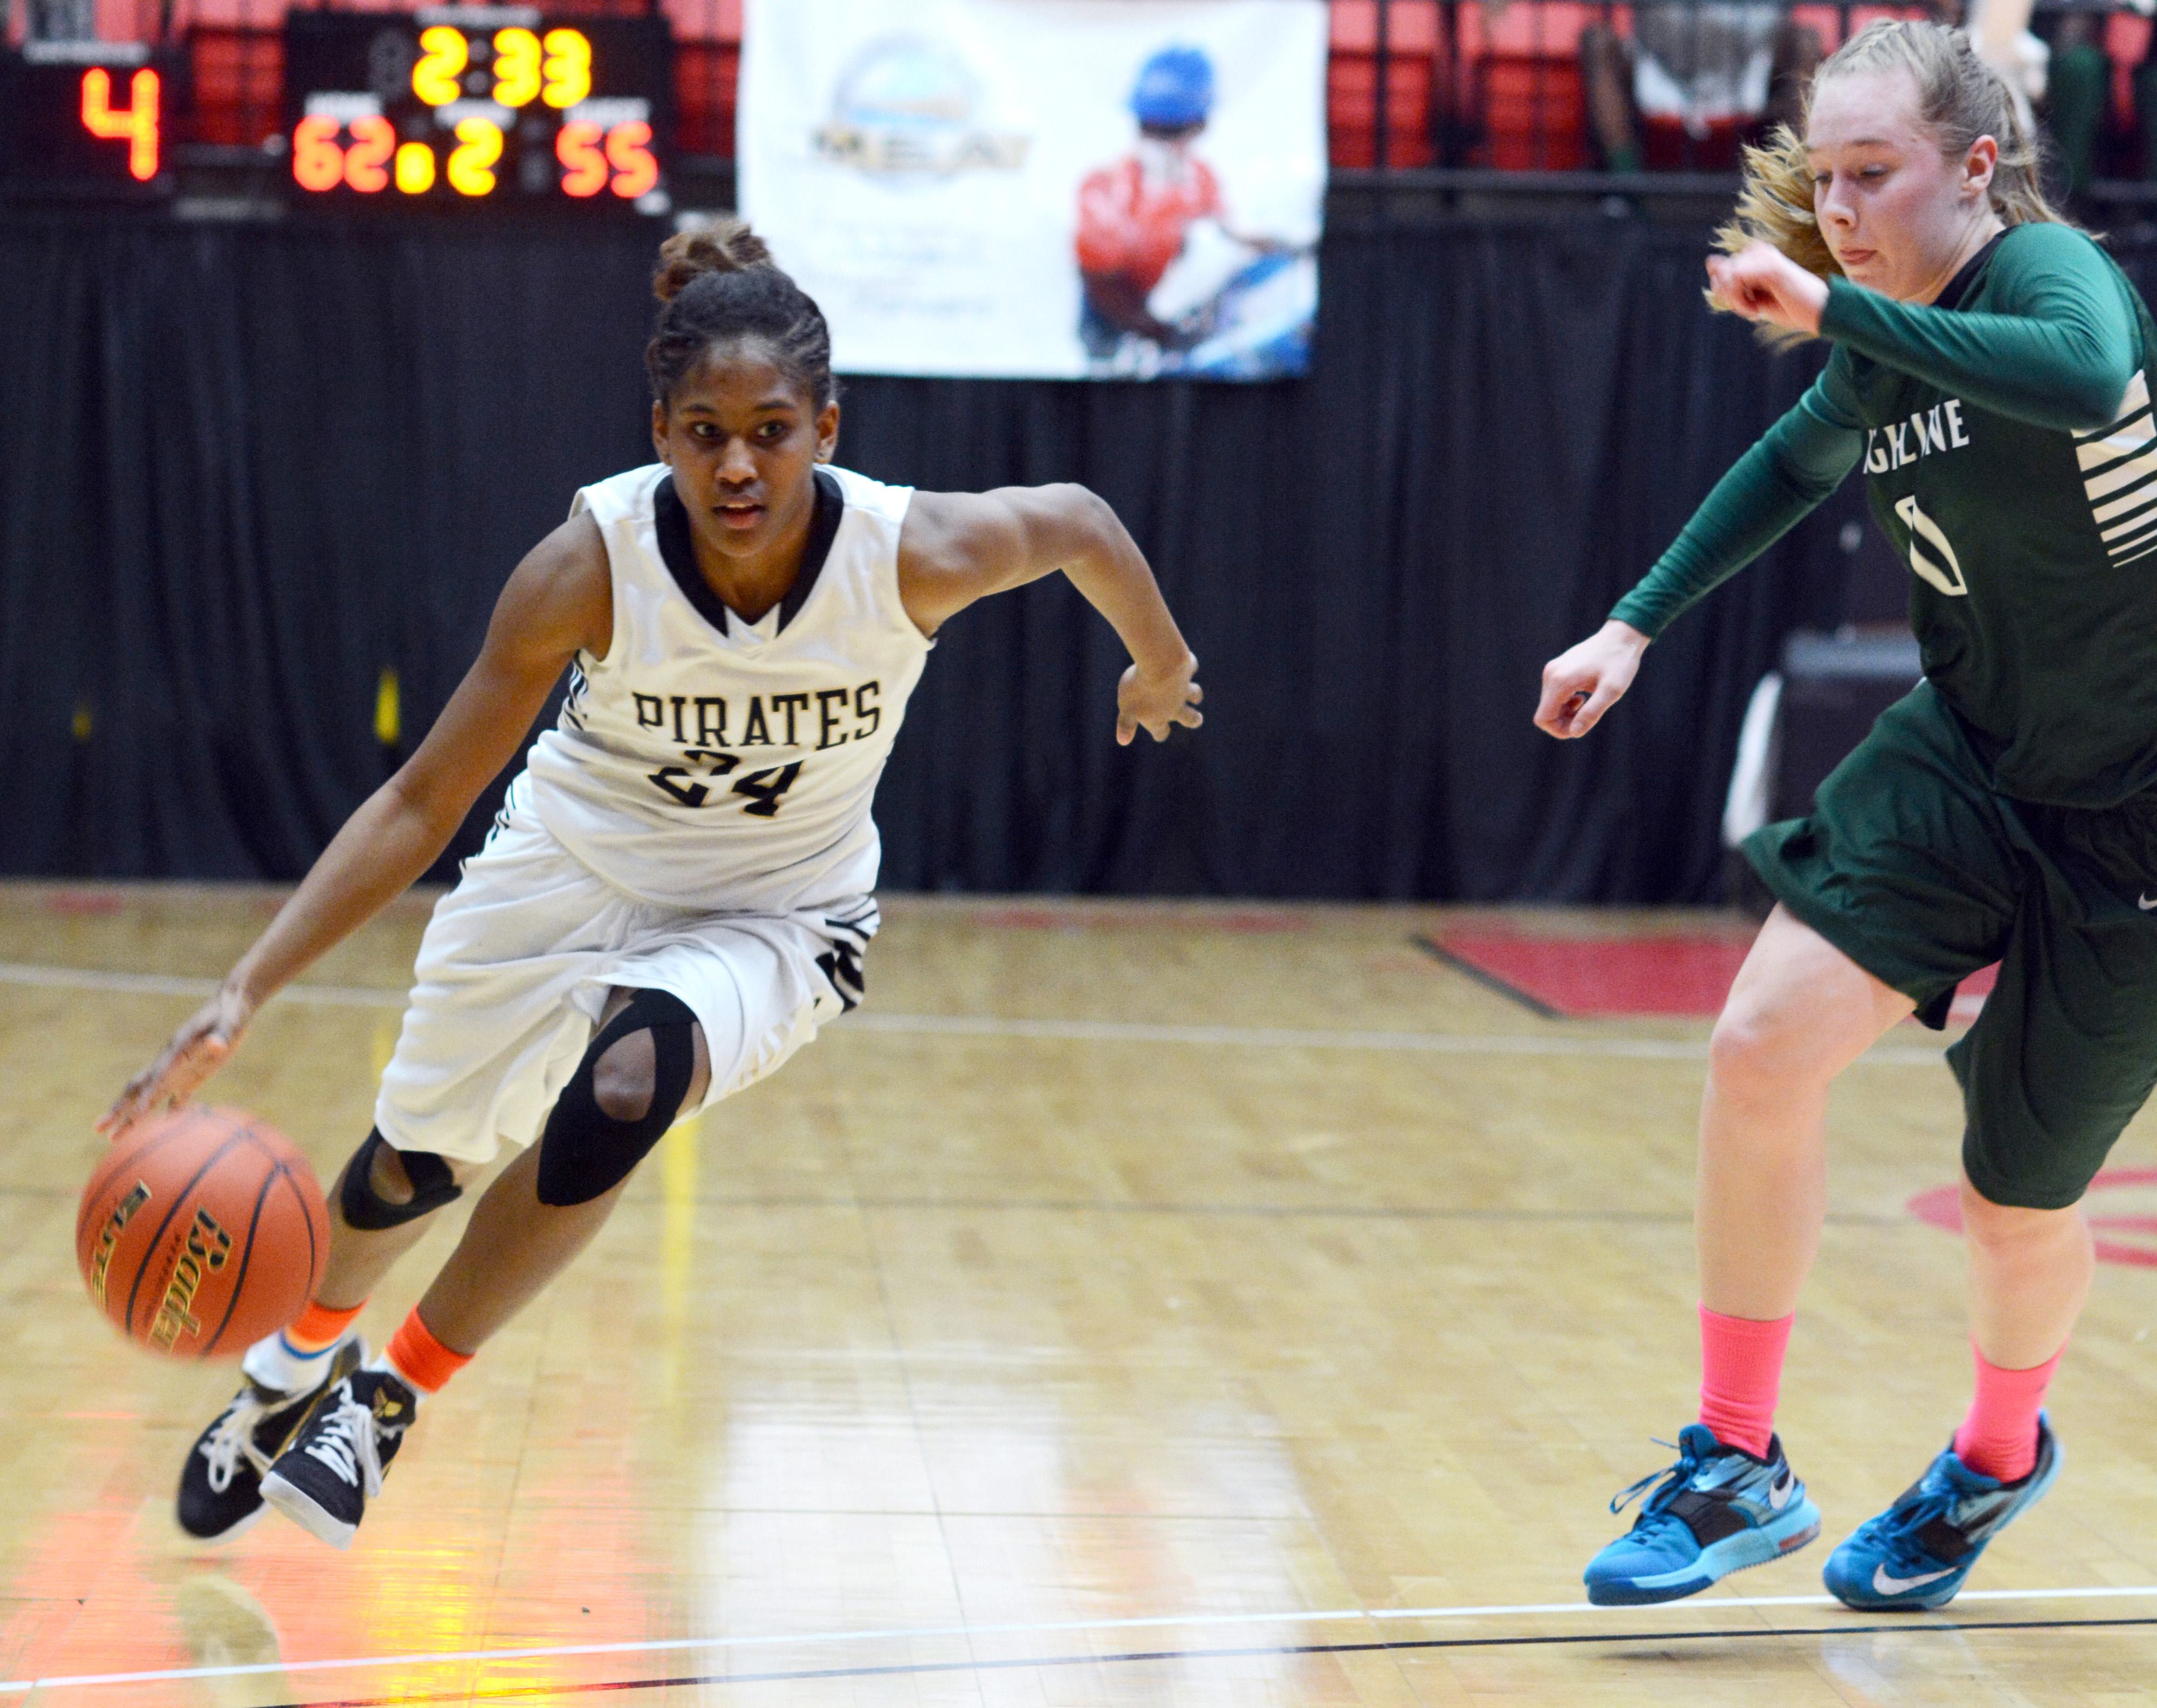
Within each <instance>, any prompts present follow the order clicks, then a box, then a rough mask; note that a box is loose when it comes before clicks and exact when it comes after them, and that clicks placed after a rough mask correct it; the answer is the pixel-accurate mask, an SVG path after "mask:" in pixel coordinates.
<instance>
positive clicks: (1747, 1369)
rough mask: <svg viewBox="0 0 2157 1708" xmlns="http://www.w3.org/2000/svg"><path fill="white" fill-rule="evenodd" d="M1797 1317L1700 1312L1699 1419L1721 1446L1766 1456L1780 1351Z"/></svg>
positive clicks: (1703, 1309) (1780, 1380)
mask: <svg viewBox="0 0 2157 1708" xmlns="http://www.w3.org/2000/svg"><path fill="white" fill-rule="evenodd" d="M1795 1321H1797V1318H1796V1317H1795V1316H1786V1317H1779V1318H1777V1319H1776V1320H1774V1321H1773V1322H1771V1323H1763V1322H1755V1321H1754V1320H1753V1319H1751V1318H1750V1317H1734V1316H1723V1315H1722V1314H1720V1313H1718V1312H1716V1311H1712V1310H1710V1309H1708V1308H1707V1306H1706V1305H1704V1304H1703V1305H1702V1306H1701V1308H1700V1421H1701V1422H1703V1423H1705V1424H1707V1427H1708V1428H1710V1429H1712V1430H1713V1431H1714V1432H1715V1438H1716V1439H1717V1441H1719V1442H1721V1443H1722V1444H1723V1445H1724V1446H1725V1447H1742V1448H1744V1449H1745V1451H1746V1452H1748V1453H1751V1454H1752V1455H1753V1458H1767V1456H1768V1438H1769V1437H1771V1436H1772V1435H1773V1434H1774V1433H1775V1395H1776V1392H1778V1390H1779V1389H1780V1388H1781V1386H1782V1385H1783V1350H1784V1348H1785V1347H1787V1346H1788V1345H1789V1344H1790V1325H1791V1324H1793V1323H1794V1322H1795Z"/></svg>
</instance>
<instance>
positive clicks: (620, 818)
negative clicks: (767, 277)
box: [515, 463, 929, 913]
mask: <svg viewBox="0 0 2157 1708" xmlns="http://www.w3.org/2000/svg"><path fill="white" fill-rule="evenodd" d="M816 485H817V499H816V517H815V520H814V522H812V524H811V530H810V539H809V546H808V548H807V550H806V552H805V553H803V556H802V563H801V575H800V577H799V578H798V579H797V580H796V581H795V585H794V587H793V589H791V590H790V592H789V593H788V594H787V595H786V597H785V599H784V600H782V601H781V602H780V604H778V605H777V606H776V607H775V608H774V609H773V610H770V612H768V613H767V614H766V615H764V618H763V620H761V621H759V622H757V623H754V624H751V623H748V622H745V621H744V620H743V619H742V618H741V617H740V616H739V615H736V614H735V613H734V612H732V611H730V610H728V609H727V607H726V606H725V605H724V604H722V603H721V602H720V600H719V599H718V596H717V595H716V594H713V592H712V591H711V589H710V588H709V586H708V584H706V583H705V581H704V580H703V577H702V576H701V575H700V574H698V572H697V568H696V563H695V559H694V557H693V554H692V548H691V547H690V543H689V534H688V517H687V512H685V511H684V510H683V509H682V504H681V501H680V500H679V499H678V498H677V496H675V493H674V486H673V481H672V478H671V477H670V475H669V473H668V471H667V468H666V466H664V465H663V464H656V463H655V464H653V465H651V466H650V467H647V468H641V469H632V470H631V471H629V472H628V473H627V474H622V475H616V476H615V477H614V478H613V479H611V480H608V481H600V482H599V483H598V484H597V485H596V486H586V487H585V488H584V489H583V490H582V491H579V493H578V494H577V497H576V502H575V503H574V506H573V507H571V510H570V512H569V513H570V514H571V515H573V516H574V515H575V514H576V513H577V512H579V511H584V512H589V515H590V516H591V517H592V519H593V521H595V522H597V523H598V524H599V528H600V534H601V536H602V537H603V538H605V541H606V553H607V563H608V564H609V566H610V569H611V571H612V575H613V582H614V639H613V642H612V644H611V646H610V647H609V648H608V651H607V656H605V658H594V657H592V656H590V655H589V653H579V655H578V657H577V666H576V669H575V671H574V672H573V673H572V676H571V677H570V683H569V699H568V700H567V701H566V702H564V705H563V707H562V717H561V721H560V723H559V726H558V727H557V728H553V729H550V730H548V731H547V732H546V733H543V735H541V736H540V738H539V739H538V742H536V743H534V744H533V749H532V752H531V755H530V757H529V759H528V762H527V765H526V780H525V781H524V783H523V785H522V786H521V788H520V790H517V792H516V795H515V798H516V799H517V800H518V801H519V802H520V803H522V804H523V805H528V806H529V807H530V809H531V810H533V812H534V813H535V814H536V815H538V819H539V821H540V822H541V823H542V824H543V825H544V826H546V827H547V829H548V831H549V832H551V833H552V834H553V837H554V839H555V840H556V841H559V843H561V845H562V846H564V848H566V849H567V850H569V852H570V853H571V854H573V855H574V856H575V857H577V859H579V861H581V862H584V865H586V866H587V867H589V868H590V869H591V870H592V871H593V872H595V873H597V874H598V875H599V876H600V877H602V878H604V879H605V880H606V881H607V882H609V883H611V884H613V885H614V886H615V887H616V888H618V889H620V890H622V891H624V892H625V893H627V894H629V895H631V896H633V897H636V898H638V899H640V900H643V901H647V902H654V903H659V904H661V905H662V906H667V907H677V908H692V909H697V910H699V911H713V912H718V911H728V912H735V911H739V912H754V913H764V912H773V913H789V912H792V911H794V910H795V909H797V908H819V907H823V906H826V905H827V904H829V903H834V902H837V901H841V900H843V899H844V898H847V897H850V896H858V895H862V894H864V893H867V891H869V890H871V889H872V888H873V887H875V884H876V878H877V862H878V855H879V852H880V847H879V844H878V838H877V831H876V825H875V823H874V821H873V820H872V819H871V818H870V816H869V803H870V800H871V797H872V796H873V795H874V794H875V792H876V785H877V779H878V777H879V776H881V775H882V774H883V767H884V761H885V759H887V758H888V757H889V755H890V753H891V743H892V738H893V736H895V735H897V734H898V725H899V719H900V718H901V717H902V716H903V713H904V712H905V710H906V701H907V697H908V696H909V694H911V693H912V692H914V684H915V683H916V682H919V680H920V679H921V670H922V666H923V664H924V661H926V659H927V658H928V656H929V640H927V639H926V638H925V637H924V635H922V633H921V631H920V630H919V629H917V628H916V627H915V626H914V622H913V620H912V619H911V618H909V616H908V615H907V614H906V610H905V608H904V607H903V605H902V604H900V603H899V597H898V532H899V527H900V525H901V524H902V523H903V522H904V521H905V518H906V507H907V502H908V501H909V499H910V498H911V497H912V496H913V493H912V489H911V488H909V487H904V486H883V485H880V484H879V483H878V482H877V481H871V480H867V479H866V478H864V477H863V476H860V475H857V474H852V473H850V472H849V471H846V470H843V469H828V470H826V469H819V470H818V471H817V472H816Z"/></svg>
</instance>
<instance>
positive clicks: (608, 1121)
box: [538, 990, 697, 1208]
mask: <svg viewBox="0 0 2157 1708" xmlns="http://www.w3.org/2000/svg"><path fill="white" fill-rule="evenodd" d="M696 1023H697V1016H696V1015H695V1014H694V1013H693V1012H692V1011H691V1009H690V1007H689V1005H688V1004H687V1003H686V1002H684V1001H682V999H681V998H680V997H678V996H676V995H671V994H669V993H668V992H667V991H665V990H639V991H638V992H637V993H636V995H633V996H631V998H630V999H629V1006H627V1007H626V1008H625V1009H623V1010H622V1011H621V1012H620V1014H617V1015H616V1016H615V1017H614V1019H613V1020H612V1021H610V1022H609V1023H608V1025H607V1026H606V1028H605V1031H601V1032H600V1035H599V1036H598V1037H595V1038H594V1039H593V1040H592V1045H591V1047H590V1048H589V1049H588V1050H586V1051H585V1052H584V1060H583V1061H581V1062H579V1063H577V1071H576V1072H575V1073H574V1074H572V1075H571V1076H570V1078H569V1083H568V1084H567V1085H565V1086H564V1087H563V1088H562V1095H561V1097H560V1098H559V1100H558V1101H557V1102H556V1103H555V1104H554V1112H553V1114H551V1115H549V1116H548V1117H547V1130H546V1131H545V1132H544V1133H543V1134H541V1135H540V1139H539V1182H538V1191H539V1201H540V1202H541V1203H543V1204H552V1205H553V1206H556V1207H557V1208H566V1207H568V1206H569V1205H572V1204H589V1203H590V1202H591V1201H592V1200H593V1199H595V1198H596V1197H599V1196H600V1195H601V1194H603V1193H606V1192H610V1191H613V1190H614V1189H615V1187H616V1186H620V1184H621V1183H622V1182H623V1181H625V1180H627V1179H628V1178H629V1173H630V1170H631V1169H633V1168H635V1167H636V1165H637V1164H639V1163H640V1162H641V1161H643V1160H644V1158H645V1155H646V1152H648V1151H649V1150H651V1147H652V1146H653V1145H656V1144H657V1143H658V1142H659V1140H660V1136H661V1135H662V1134H664V1133H665V1132H666V1130H667V1129H668V1128H669V1127H671V1126H672V1125H673V1124H674V1118H675V1117H676V1116H677V1115H678V1114H681V1113H682V1098H683V1097H684V1096H686V1095H687V1093H688V1090H689V1081H690V1079H691V1078H692V1077H693V1075H694V1073H695V1072H696V1062H697V1054H696V1046H695V1045H694V1044H693V1043H692V1042H691V1040H690V1036H689V1028H690V1027H692V1026H694V1025H695V1024H696ZM634 1031H648V1032H650V1033H651V1054H652V1070H651V1105H650V1107H649V1108H647V1109H646V1110H645V1112H644V1114H643V1115H642V1117H641V1119H637V1120H634V1121H617V1120H615V1119H614V1118H613V1117H612V1116H611V1115H610V1114H607V1113H606V1111H605V1110H604V1109H601V1108H600V1105H599V1099H598V1098H596V1097H595V1096H594V1095H593V1093H592V1076H593V1074H594V1073H595V1072H597V1070H598V1067H599V1062H600V1057H602V1056H604V1055H605V1054H606V1052H608V1051H609V1050H610V1049H612V1048H613V1047H615V1045H616V1044H617V1043H619V1042H621V1040H622V1039H624V1038H625V1037H628V1036H629V1035H630V1034H631V1032H634Z"/></svg>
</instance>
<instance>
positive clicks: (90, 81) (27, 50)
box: [0, 42, 183, 195]
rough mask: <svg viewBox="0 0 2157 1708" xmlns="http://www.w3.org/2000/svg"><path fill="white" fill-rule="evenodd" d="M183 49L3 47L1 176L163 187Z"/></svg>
mask: <svg viewBox="0 0 2157 1708" xmlns="http://www.w3.org/2000/svg"><path fill="white" fill-rule="evenodd" d="M182 82H183V66H182V64H181V63H180V61H179V59H178V56H177V55H171V54H153V53H152V51H151V50H150V49H148V48H147V47H144V46H142V44H139V43H135V42H28V43H25V44H23V48H22V49H21V50H20V51H19V52H15V53H10V54H5V55H0V176H5V177H8V178H10V179H14V180H18V181H29V180H34V181H35V182H36V183H37V185H38V187H39V188H40V189H41V190H45V191H50V192H54V193H65V194H78V195H79V194H90V195H111V194H116V193H117V194H121V195H157V194H161V193H163V192H164V191H165V190H166V189H167V188H169V187H170V183H171V179H170V177H169V175H168V174H167V172H166V155H167V151H166V132H167V114H168V113H169V111H171V109H172V105H173V103H174V96H175V94H176V93H177V92H178V90H179V88H180V87H181V85H182Z"/></svg>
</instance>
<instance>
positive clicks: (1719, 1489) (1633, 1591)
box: [1583, 1423, 1820, 1608]
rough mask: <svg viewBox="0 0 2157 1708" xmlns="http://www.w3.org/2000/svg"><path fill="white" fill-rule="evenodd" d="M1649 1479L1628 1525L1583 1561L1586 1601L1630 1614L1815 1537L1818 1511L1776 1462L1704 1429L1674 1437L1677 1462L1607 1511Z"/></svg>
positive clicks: (1771, 1448) (1771, 1454) (1771, 1451)
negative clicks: (1643, 1498)
mask: <svg viewBox="0 0 2157 1708" xmlns="http://www.w3.org/2000/svg"><path fill="white" fill-rule="evenodd" d="M1657 1477H1660V1478H1661V1479H1663V1481H1662V1483H1661V1484H1660V1486H1659V1487H1658V1488H1657V1489H1655V1493H1653V1494H1650V1495H1649V1496H1648V1498H1647V1500H1646V1503H1645V1505H1642V1507H1641V1508H1640V1516H1639V1517H1638V1518H1637V1519H1635V1520H1634V1521H1633V1528H1632V1529H1631V1530H1629V1531H1626V1533H1625V1534H1624V1536H1620V1537H1619V1538H1618V1540H1617V1541H1614V1542H1613V1543H1611V1544H1610V1546H1608V1547H1607V1548H1605V1549H1604V1551H1602V1552H1601V1553H1599V1554H1598V1555H1597V1556H1595V1557H1594V1558H1593V1560H1590V1561H1588V1570H1587V1572H1585V1573H1584V1574H1583V1576H1584V1577H1585V1578H1586V1580H1587V1583H1588V1600H1590V1601H1592V1602H1593V1603H1595V1604H1596V1605H1597V1606H1598V1607H1604V1608H1609V1607H1634V1606H1637V1605H1639V1604H1640V1603H1644V1602H1666V1601H1676V1600H1677V1599H1678V1598H1679V1597H1681V1596H1688V1595H1696V1594H1698V1593H1699V1592H1701V1590H1703V1589H1706V1588H1707V1587H1708V1585H1709V1584H1711V1583H1713V1582H1715V1581H1716V1580H1717V1578H1720V1577H1728V1576H1729V1575H1730V1574H1731V1573H1732V1572H1742V1571H1743V1570H1744V1569H1745V1568H1746V1567H1748V1566H1764V1565H1766V1564H1767V1563H1768V1561H1770V1560H1773V1559H1778V1558H1779V1557H1780V1556H1783V1555H1784V1554H1789V1553H1794V1552H1795V1551H1797V1550H1798V1549H1799V1548H1802V1547H1803V1546H1804V1545H1805V1544H1806V1543H1807V1542H1809V1541H1811V1540H1812V1539H1813V1538H1814V1537H1815V1536H1818V1535H1819V1534H1820V1508H1818V1507H1817V1506H1815V1505H1813V1503H1812V1501H1811V1500H1810V1499H1809V1498H1808V1497H1807V1495H1806V1494H1805V1485H1804V1484H1803V1483H1800V1482H1799V1480H1798V1478H1797V1474H1796V1473H1795V1472H1794V1471H1793V1470H1792V1469H1790V1462H1789V1459H1787V1458H1784V1456H1783V1443H1782V1440H1781V1438H1779V1437H1778V1438H1774V1439H1773V1440H1771V1441H1769V1442H1768V1457H1767V1458H1763V1459H1761V1458H1753V1455H1752V1454H1751V1453H1747V1452H1746V1451H1745V1450H1744V1449H1743V1448H1737V1447H1725V1446H1724V1445H1723V1444H1722V1443H1721V1442H1719V1441H1717V1439H1716V1438H1715V1432H1714V1431H1713V1430H1712V1429H1710V1428H1708V1427H1707V1425H1706V1424H1705V1423H1688V1424H1687V1425H1686V1427H1685V1428H1683V1429H1681V1430H1680V1431H1679V1432H1678V1462H1677V1463H1676V1464H1674V1465H1672V1466H1671V1467H1670V1468H1669V1469H1667V1470H1662V1471H1657V1472H1655V1474H1653V1475H1650V1476H1645V1477H1643V1478H1641V1479H1640V1481H1639V1482H1637V1483H1635V1484H1633V1486H1632V1487H1631V1488H1629V1489H1625V1490H1624V1491H1623V1492H1622V1493H1620V1494H1619V1495H1618V1497H1617V1498H1616V1499H1615V1500H1613V1501H1612V1502H1611V1503H1610V1510H1612V1511H1613V1512H1622V1511H1623V1510H1624V1508H1625V1505H1626V1503H1627V1502H1628V1501H1629V1500H1631V1499H1632V1498H1633V1497H1634V1495H1635V1494H1639V1493H1640V1491H1641V1490H1642V1489H1645V1488H1646V1487H1647V1486H1648V1484H1650V1483H1653V1482H1654V1481H1655V1479H1656V1478H1657Z"/></svg>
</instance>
